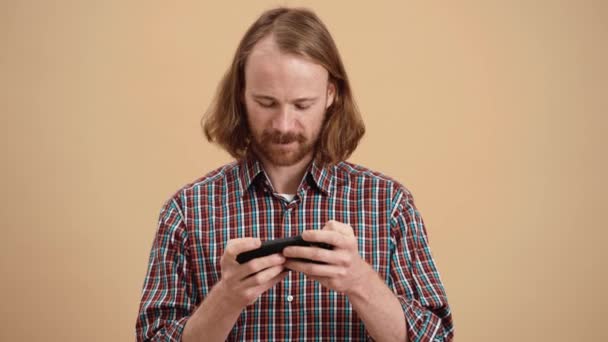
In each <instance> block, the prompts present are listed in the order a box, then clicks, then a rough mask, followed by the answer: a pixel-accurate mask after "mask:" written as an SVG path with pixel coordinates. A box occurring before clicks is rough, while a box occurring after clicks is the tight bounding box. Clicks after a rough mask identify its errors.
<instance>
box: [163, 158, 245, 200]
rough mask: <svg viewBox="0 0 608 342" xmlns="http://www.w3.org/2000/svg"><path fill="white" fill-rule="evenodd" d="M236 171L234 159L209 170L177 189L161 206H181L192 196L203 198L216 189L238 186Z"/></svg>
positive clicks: (237, 167)
mask: <svg viewBox="0 0 608 342" xmlns="http://www.w3.org/2000/svg"><path fill="white" fill-rule="evenodd" d="M238 172H239V165H238V162H236V161H234V162H232V163H229V164H225V165H223V166H220V167H218V168H216V169H214V170H212V171H209V172H207V173H206V174H205V175H203V176H201V177H199V178H196V179H194V180H193V181H191V182H189V183H186V184H185V185H183V186H181V187H180V188H179V189H177V191H175V192H174V193H173V195H172V196H171V197H170V198H169V199H168V200H167V201H166V202H165V204H164V206H163V207H171V206H175V207H177V208H183V207H184V206H185V204H186V203H187V201H188V200H189V199H192V198H193V197H198V198H205V197H206V196H207V195H212V194H213V193H214V192H215V191H216V190H221V191H225V190H226V189H230V188H234V189H236V188H238V186H239V184H238V182H239V179H238Z"/></svg>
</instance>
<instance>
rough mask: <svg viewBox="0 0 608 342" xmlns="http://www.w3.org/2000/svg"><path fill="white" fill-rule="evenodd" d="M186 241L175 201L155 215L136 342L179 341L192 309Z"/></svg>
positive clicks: (181, 216)
mask: <svg viewBox="0 0 608 342" xmlns="http://www.w3.org/2000/svg"><path fill="white" fill-rule="evenodd" d="M187 242H188V239H187V232H186V229H185V224H184V220H183V215H182V212H181V210H180V208H179V206H178V204H177V203H176V200H175V199H171V200H169V201H167V202H166V203H165V204H164V206H163V208H162V210H161V212H160V215H159V220H158V229H157V232H156V236H155V237H154V241H153V244H152V250H151V252H150V259H149V265H148V270H147V274H146V278H145V280H144V286H143V290H142V295H141V302H140V306H139V313H138V316H137V322H136V327H135V334H136V337H137V341H140V342H141V341H176V342H177V341H180V340H181V335H182V332H183V330H184V326H185V325H186V321H187V319H188V317H189V315H190V313H191V311H192V310H193V309H194V308H195V304H194V303H195V298H193V295H192V293H194V291H192V288H191V287H192V283H191V282H189V281H188V277H190V274H191V272H190V267H191V266H190V265H189V263H188V256H189V255H188V247H187V246H188V244H187Z"/></svg>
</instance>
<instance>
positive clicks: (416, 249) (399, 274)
mask: <svg viewBox="0 0 608 342" xmlns="http://www.w3.org/2000/svg"><path fill="white" fill-rule="evenodd" d="M395 203H397V204H396V207H395V209H394V211H393V214H392V217H391V242H392V248H394V250H393V253H392V258H391V271H390V281H391V284H390V285H391V287H392V289H393V291H395V293H396V295H397V298H398V299H399V302H400V303H401V307H402V308H403V312H404V315H405V320H406V324H407V331H408V336H409V339H410V341H451V340H452V339H453V338H454V326H453V321H452V314H451V311H450V307H449V305H448V301H447V296H446V293H445V290H444V287H443V285H442V283H441V279H440V277H439V273H438V271H437V268H436V267H435V262H434V261H433V257H432V255H431V250H430V248H429V245H428V241H427V233H426V229H425V227H424V222H423V220H422V216H421V215H420V213H419V212H418V210H417V209H416V206H415V205H414V200H413V197H412V195H411V194H410V193H409V192H408V191H407V190H405V191H399V193H398V194H397V197H396V201H395Z"/></svg>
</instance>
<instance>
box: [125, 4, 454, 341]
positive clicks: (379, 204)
mask: <svg viewBox="0 0 608 342" xmlns="http://www.w3.org/2000/svg"><path fill="white" fill-rule="evenodd" d="M204 131H205V134H206V136H207V138H208V139H209V140H210V141H214V142H217V143H219V144H220V145H221V146H223V147H224V148H225V149H226V150H227V151H228V152H229V153H230V154H231V155H232V156H234V157H235V158H236V161H235V162H233V163H231V164H228V165H225V166H223V167H221V168H219V169H217V170H215V171H212V172H211V173H209V174H207V175H206V176H204V177H202V178H200V179H198V180H196V181H194V182H193V183H191V184H188V185H186V186H184V187H183V188H182V189H180V190H179V191H178V192H177V193H176V194H175V195H174V196H173V197H172V198H171V199H169V200H168V201H167V202H166V203H165V205H164V206H163V208H162V211H161V214H160V219H159V223H158V231H157V234H156V238H155V240H154V244H153V246H152V252H151V256H150V265H149V268H148V273H147V276H146V279H145V284H144V289H143V294H142V300H141V305H140V311H139V316H138V320H137V325H136V333H137V339H138V340H140V341H180V340H181V341H186V342H190V341H223V340H231V341H237V340H260V341H267V340H336V341H347V340H369V339H374V340H378V341H406V340H411V341H447V340H451V339H452V337H453V332H454V329H453V325H452V316H451V312H450V308H449V306H448V303H447V298H446V294H445V291H444V289H443V286H442V284H441V281H440V278H439V274H438V272H437V270H436V268H435V265H434V262H433V259H432V256H431V252H430V250H429V247H428V243H427V237H426V230H425V227H424V223H423V221H422V217H421V216H420V214H419V212H418V210H417V209H416V207H415V206H414V202H413V198H412V195H411V194H410V193H409V192H408V190H407V189H406V188H405V187H403V186H402V185H400V184H399V183H398V182H396V181H395V180H392V179H390V178H388V177H386V176H384V175H382V174H380V173H377V172H374V171H371V170H368V169H366V168H364V167H362V166H358V165H354V164H352V163H348V162H345V160H346V158H348V156H350V155H351V153H352V152H353V151H354V149H355V148H356V146H357V144H358V142H359V140H360V139H361V137H362V136H363V134H364V126H363V122H362V120H361V117H360V114H359V112H358V110H357V108H356V106H355V103H354V101H353V98H352V95H351V91H350V86H349V82H348V78H347V76H346V72H345V70H344V67H343V64H342V62H341V59H340V56H339V54H338V51H337V48H336V45H335V43H334V41H333V39H332V38H331V36H330V34H329V32H328V31H327V29H326V28H325V26H324V25H323V24H322V22H321V21H320V20H319V18H318V17H317V16H316V15H315V14H314V13H312V12H311V11H309V10H305V9H287V8H277V9H273V10H270V11H267V12H265V13H263V14H262V16H261V17H260V18H259V19H258V20H257V21H256V22H255V23H254V24H253V25H252V26H251V27H250V28H249V30H248V31H247V33H246V34H245V36H244V37H243V39H242V41H241V43H240V45H239V47H238V49H237V51H236V54H235V58H234V61H233V63H232V65H231V67H230V69H229V70H228V72H227V73H226V75H225V76H224V79H223V80H222V82H221V84H220V86H219V88H218V93H217V98H216V100H215V102H214V104H213V105H212V106H211V108H210V110H209V111H208V113H207V115H206V116H205V118H204ZM299 234H302V237H303V239H304V240H306V241H309V242H323V243H327V244H330V245H332V246H333V249H323V248H319V247H314V246H310V247H303V246H300V247H295V246H292V247H287V248H285V249H284V250H283V252H282V253H276V254H272V255H268V256H265V257H260V258H255V259H252V260H251V261H248V262H245V263H242V264H240V263H239V262H237V261H236V257H237V255H239V254H240V253H243V252H246V251H249V250H253V249H256V248H258V247H259V246H260V245H261V241H263V240H270V239H277V238H284V237H292V236H296V235H299ZM303 259H310V260H313V261H316V262H310V261H305V260H303Z"/></svg>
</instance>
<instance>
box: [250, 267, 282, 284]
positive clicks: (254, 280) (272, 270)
mask: <svg viewBox="0 0 608 342" xmlns="http://www.w3.org/2000/svg"><path fill="white" fill-rule="evenodd" d="M284 269H285V268H284V267H283V265H277V266H272V267H269V268H267V269H265V270H263V271H260V272H258V273H255V274H253V275H251V276H250V277H248V278H246V279H245V280H244V281H243V284H242V285H243V286H244V287H245V288H249V287H255V286H259V285H265V284H267V283H268V282H269V281H272V280H273V279H274V278H276V277H277V276H278V275H279V274H281V273H282V272H283V270H284Z"/></svg>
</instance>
